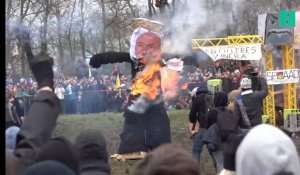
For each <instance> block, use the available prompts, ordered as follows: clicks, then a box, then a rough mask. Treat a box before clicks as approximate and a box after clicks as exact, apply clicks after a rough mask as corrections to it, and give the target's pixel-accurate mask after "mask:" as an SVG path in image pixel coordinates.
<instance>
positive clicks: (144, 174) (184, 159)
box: [132, 144, 200, 175]
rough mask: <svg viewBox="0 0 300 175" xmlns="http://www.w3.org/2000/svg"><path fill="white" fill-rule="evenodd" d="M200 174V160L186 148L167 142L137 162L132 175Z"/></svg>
mask: <svg viewBox="0 0 300 175" xmlns="http://www.w3.org/2000/svg"><path fill="white" fill-rule="evenodd" d="M161 174H172V175H183V174H184V175H200V168H199V164H198V162H197V161H196V160H195V159H193V157H192V156H191V155H190V154H189V153H188V152H187V151H185V150H184V149H182V148H179V147H177V146H175V145H172V144H165V145H162V146H160V147H158V148H157V149H155V150H154V151H153V152H150V153H149V154H148V155H147V156H146V157H145V158H144V159H143V160H141V161H140V162H138V163H137V165H136V167H135V169H134V171H133V173H132V175H161Z"/></svg>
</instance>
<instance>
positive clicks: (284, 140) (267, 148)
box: [236, 124, 300, 175]
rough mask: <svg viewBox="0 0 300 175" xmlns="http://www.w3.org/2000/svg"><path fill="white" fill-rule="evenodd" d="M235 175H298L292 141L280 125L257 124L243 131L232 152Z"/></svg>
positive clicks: (295, 153)
mask: <svg viewBox="0 0 300 175" xmlns="http://www.w3.org/2000/svg"><path fill="white" fill-rule="evenodd" d="M236 174H237V175H257V174H259V175H283V174H286V175H299V174H300V160H299V157H298V153H297V149H296V146H295V144H294V143H293V141H292V140H291V139H290V138H289V137H288V136H287V135H286V134H285V133H283V132H282V131H281V130H280V129H278V128H276V127H274V126H272V125H268V124H261V125H258V126H256V127H254V128H253V129H251V130H250V132H249V133H248V134H247V135H246V137H245V138H244V139H243V141H242V143H241V144H240V146H239V147H238V150H237V154H236Z"/></svg>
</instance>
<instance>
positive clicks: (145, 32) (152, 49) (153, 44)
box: [130, 18, 164, 64]
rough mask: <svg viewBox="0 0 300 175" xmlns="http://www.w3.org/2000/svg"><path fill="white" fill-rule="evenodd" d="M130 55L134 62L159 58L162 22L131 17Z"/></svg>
mask: <svg viewBox="0 0 300 175" xmlns="http://www.w3.org/2000/svg"><path fill="white" fill-rule="evenodd" d="M132 28H133V30H134V31H133V33H132V35H131V41H130V57H131V59H132V60H133V61H134V62H141V63H143V64H148V63H153V62H154V63H155V62H158V61H160V59H161V47H162V38H163V36H164V26H163V24H161V23H159V22H156V21H150V20H147V19H144V18H136V19H133V22H132Z"/></svg>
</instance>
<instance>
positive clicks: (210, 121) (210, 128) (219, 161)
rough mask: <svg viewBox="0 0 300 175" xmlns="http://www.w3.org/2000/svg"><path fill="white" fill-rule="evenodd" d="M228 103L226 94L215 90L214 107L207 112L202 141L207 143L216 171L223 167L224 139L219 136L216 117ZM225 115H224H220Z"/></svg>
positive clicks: (218, 171)
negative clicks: (205, 130)
mask: <svg viewBox="0 0 300 175" xmlns="http://www.w3.org/2000/svg"><path fill="white" fill-rule="evenodd" d="M227 104H228V96H227V94H226V93H224V92H216V93H215V95H214V108H212V109H211V110H209V112H208V114H207V125H206V129H207V132H206V134H205V136H204V139H203V142H204V143H206V144H207V148H208V151H209V153H210V155H211V157H212V159H213V162H214V166H215V168H216V171H217V173H220V172H221V170H222V169H223V147H222V143H223V142H224V139H222V137H221V133H220V129H219V127H218V125H217V120H218V119H217V118H218V114H219V113H220V112H225V110H226V106H227ZM221 117H226V116H221Z"/></svg>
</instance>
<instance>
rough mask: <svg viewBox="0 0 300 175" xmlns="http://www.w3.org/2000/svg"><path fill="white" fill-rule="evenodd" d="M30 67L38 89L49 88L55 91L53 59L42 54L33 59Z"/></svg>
mask: <svg viewBox="0 0 300 175" xmlns="http://www.w3.org/2000/svg"><path fill="white" fill-rule="evenodd" d="M29 65H30V69H31V71H32V73H33V75H34V77H35V79H36V81H37V84H38V89H41V88H43V87H46V86H48V87H50V88H51V89H52V90H53V89H54V88H53V84H54V82H53V78H54V75H53V70H52V67H53V58H51V57H50V56H49V55H47V54H40V55H37V56H35V57H33V59H32V60H30V62H29Z"/></svg>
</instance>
